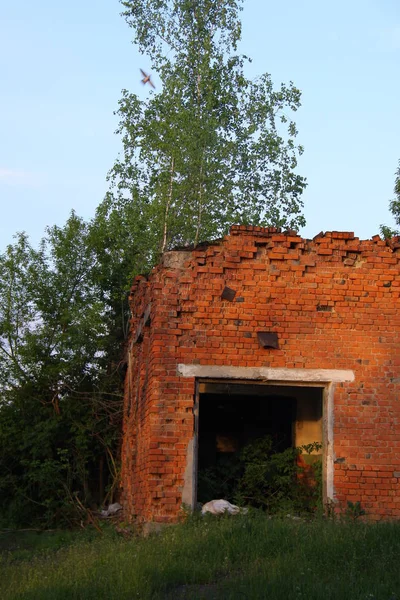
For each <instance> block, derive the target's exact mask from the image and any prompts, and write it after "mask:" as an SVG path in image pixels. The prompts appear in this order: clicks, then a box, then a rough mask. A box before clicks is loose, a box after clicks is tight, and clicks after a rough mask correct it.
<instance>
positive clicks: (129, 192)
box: [99, 0, 305, 270]
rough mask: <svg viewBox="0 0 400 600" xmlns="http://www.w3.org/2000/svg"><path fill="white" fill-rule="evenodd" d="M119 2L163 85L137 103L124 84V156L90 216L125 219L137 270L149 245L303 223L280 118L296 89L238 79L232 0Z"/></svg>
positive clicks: (147, 261) (294, 103)
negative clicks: (239, 226) (243, 226)
mask: <svg viewBox="0 0 400 600" xmlns="http://www.w3.org/2000/svg"><path fill="white" fill-rule="evenodd" d="M122 4H123V5H124V7H125V12H124V15H125V18H126V20H127V22H128V23H129V25H130V26H131V27H132V28H133V30H134V33H135V38H134V41H135V42H136V43H137V44H138V45H139V49H140V50H141V51H142V52H143V53H145V54H147V55H148V56H149V58H150V60H151V62H152V64H153V67H154V68H155V69H156V70H157V72H158V75H159V77H160V79H161V81H162V89H161V91H159V92H157V93H156V94H154V93H153V92H150V94H149V97H148V98H147V99H146V100H144V101H141V100H140V99H139V98H138V97H137V96H136V95H135V94H130V93H129V92H128V91H126V90H124V91H123V96H122V99H121V101H120V104H119V111H118V115H119V117H120V124H119V128H118V133H120V134H121V135H122V143H123V155H122V156H121V157H120V158H119V159H118V160H117V161H116V163H115V165H114V167H113V169H112V170H111V172H110V180H111V192H110V194H109V195H108V197H107V199H106V201H105V203H104V204H103V205H102V206H101V208H100V212H99V215H100V213H101V217H102V218H104V217H105V219H106V221H107V222H109V223H110V227H111V228H112V221H113V219H116V220H118V219H121V220H122V221H126V222H129V223H130V224H131V228H130V231H129V235H128V239H127V242H130V241H132V244H133V246H134V247H135V251H136V252H137V257H141V260H142V265H143V269H144V270H146V268H148V266H149V265H152V264H154V262H155V261H156V260H157V257H158V256H159V252H160V251H161V252H162V251H164V250H165V249H166V248H170V247H173V246H176V245H182V244H191V243H193V244H195V245H196V244H197V243H198V242H199V241H201V240H206V239H207V240H209V239H213V238H215V237H218V236H221V235H222V234H225V233H226V232H227V228H228V227H229V225H230V224H232V223H251V224H255V225H257V224H264V225H275V226H278V227H289V228H295V229H297V228H298V227H299V226H301V225H304V223H305V221H304V217H303V216H302V214H301V209H302V202H301V193H302V191H303V189H304V187H305V180H304V179H303V178H302V177H300V176H299V175H297V174H296V173H295V169H296V164H297V156H298V154H300V153H301V152H302V148H301V147H300V146H298V147H296V145H295V142H294V140H295V137H296V134H297V130H296V126H295V123H294V122H293V120H292V119H291V116H290V114H291V113H292V112H293V111H296V110H297V108H298V107H299V106H300V92H299V90H298V89H297V88H295V87H294V85H293V84H292V83H290V84H289V85H288V86H286V85H282V86H281V87H280V88H279V89H278V90H275V89H274V87H273V85H272V81H271V77H270V76H269V75H268V74H264V75H261V76H260V77H258V78H257V79H256V80H253V81H250V80H248V79H246V77H245V75H244V64H245V62H246V60H247V59H246V57H241V56H237V55H235V54H234V52H235V51H236V47H237V43H238V41H239V39H240V33H241V26H240V21H239V18H238V12H239V10H240V4H241V3H240V2H236V1H235V0H221V1H220V2H216V1H215V0H198V1H197V2H196V3H193V2H191V1H188V0H176V1H174V2H172V1H171V0H160V1H155V0H148V1H146V2H143V1H140V2H139V1H137V0H127V1H123V2H122ZM117 215H123V216H120V217H118V216H117Z"/></svg>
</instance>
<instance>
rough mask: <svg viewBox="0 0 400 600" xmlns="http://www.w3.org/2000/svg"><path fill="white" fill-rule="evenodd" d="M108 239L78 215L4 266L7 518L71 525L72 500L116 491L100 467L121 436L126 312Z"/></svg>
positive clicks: (3, 501) (2, 431) (2, 504)
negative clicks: (121, 361) (107, 487)
mask: <svg viewBox="0 0 400 600" xmlns="http://www.w3.org/2000/svg"><path fill="white" fill-rule="evenodd" d="M100 234H101V230H99V229H96V228H95V227H94V225H92V224H87V223H85V222H83V221H82V219H80V218H79V217H77V216H76V215H75V214H74V213H72V214H71V216H70V217H69V219H68V220H67V222H66V224H65V225H64V226H63V227H57V226H54V227H51V228H48V229H47V231H46V235H45V237H44V238H43V239H42V241H41V243H40V246H39V249H38V250H36V249H34V248H32V246H31V245H30V243H29V241H28V238H27V237H26V235H24V234H19V235H18V236H17V238H16V241H15V243H14V244H12V245H10V246H9V247H8V248H7V249H6V251H5V252H4V254H3V255H1V256H0V490H1V494H0V518H1V516H2V515H3V516H6V518H7V519H9V520H13V521H15V522H16V523H23V522H31V520H32V519H35V520H36V519H38V520H39V521H42V522H43V520H44V522H46V523H49V522H54V521H58V522H60V520H61V521H62V520H64V519H66V518H67V517H68V519H71V518H72V516H73V515H72V513H73V511H74V506H73V501H72V498H73V493H75V492H77V493H79V495H80V498H81V500H83V501H84V502H89V501H93V500H95V501H98V502H101V501H102V500H103V497H104V494H105V488H104V485H100V480H102V481H103V482H104V483H107V481H108V483H110V485H111V483H112V482H111V477H110V479H109V480H108V476H107V472H106V469H105V467H103V466H102V467H100V466H99V464H98V463H99V461H100V464H103V465H104V464H106V462H107V461H106V460H104V459H105V457H106V455H107V456H108V455H112V452H114V451H115V448H116V446H117V444H118V439H119V435H120V430H119V427H118V424H119V422H120V416H121V397H120V394H121V389H120V388H121V380H120V377H119V374H118V369H117V367H116V365H117V364H118V361H119V356H120V347H121V341H122V339H123V334H122V332H121V330H122V329H124V326H121V324H120V323H121V322H120V318H121V316H122V320H123V323H126V311H127V307H126V301H125V302H122V303H121V300H122V298H121V288H122V285H119V282H118V280H117V282H115V280H113V279H112V278H111V276H110V272H111V268H110V265H109V264H108V262H107V260H106V258H108V256H110V258H111V260H114V259H115V257H116V255H117V252H116V251H115V249H114V248H115V246H112V248H113V252H112V253H109V254H108V252H109V249H108V247H107V244H106V243H105V240H104V238H103V237H102V236H101V235H100ZM118 241H119V242H120V241H121V240H118ZM114 243H115V242H114ZM100 250H101V251H100ZM120 253H121V254H122V253H123V250H122V249H121V247H120ZM116 273H118V270H117V269H116ZM123 283H124V285H125V280H124V282H123ZM118 285H119V287H118ZM111 289H113V290H116V289H118V290H119V294H118V292H116V291H114V292H113V293H111V292H110V290H111ZM114 294H115V295H116V296H117V298H118V300H117V301H116V300H115V297H114ZM121 304H122V306H121ZM121 313H122V315H121ZM101 461H103V462H101ZM100 468H101V470H104V473H103V475H104V476H103V477H100V480H99V479H98V473H99V469H100ZM89 479H90V483H89Z"/></svg>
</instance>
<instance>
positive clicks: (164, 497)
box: [122, 226, 400, 523]
mask: <svg viewBox="0 0 400 600" xmlns="http://www.w3.org/2000/svg"><path fill="white" fill-rule="evenodd" d="M399 242H400V240H399V239H393V240H391V241H390V242H386V241H384V240H381V239H380V238H379V236H375V237H374V238H373V239H372V240H365V241H361V240H359V239H358V238H355V237H354V235H353V234H352V233H344V232H343V233H340V232H339V233H338V232H330V233H325V234H322V233H321V234H320V235H318V236H316V238H314V240H312V241H311V240H305V239H302V238H300V237H298V236H296V235H285V234H281V233H278V232H276V230H273V229H266V228H261V227H246V226H234V227H232V229H231V232H230V235H229V236H226V237H225V238H224V239H223V240H222V241H219V242H215V243H212V244H210V245H208V246H204V247H199V248H197V249H195V250H182V251H180V250H179V251H172V252H166V253H165V254H164V256H163V259H162V262H161V263H160V264H159V265H158V266H157V267H156V268H155V269H153V271H152V273H151V274H150V276H149V277H148V278H145V277H137V278H136V280H135V283H134V286H133V288H132V291H131V297H130V302H131V309H132V325H131V337H130V342H129V347H128V350H127V366H128V370H127V376H126V385H125V406H124V438H123V451H122V503H123V504H124V507H125V510H126V513H127V515H128V516H129V517H131V518H133V517H136V518H138V519H140V520H142V521H145V522H158V523H165V522H173V521H174V520H176V519H177V517H178V514H179V511H180V509H181V506H182V505H183V504H186V505H189V506H192V507H193V506H194V505H195V503H196V499H197V497H196V494H197V492H196V487H197V473H198V469H199V468H201V462H202V461H203V460H204V456H207V455H208V456H210V455H211V454H213V453H214V454H215V453H218V452H224V451H229V450H232V449H233V448H234V447H235V444H236V445H237V444H240V440H239V438H238V435H239V434H238V431H239V429H240V427H241V428H242V429H241V430H240V431H241V434H240V435H244V433H243V432H244V431H245V430H251V431H252V434H253V435H254V432H256V433H257V432H259V433H263V431H266V430H267V431H270V430H271V429H274V428H278V429H279V430H281V431H286V432H287V434H288V435H289V436H291V443H292V444H293V445H300V444H303V443H308V442H312V441H317V440H320V441H321V442H322V458H323V497H324V500H325V501H330V502H334V503H335V506H336V507H337V508H338V510H340V508H343V507H346V504H347V502H348V501H353V502H355V501H360V502H361V504H362V506H363V508H365V510H366V512H367V514H368V516H369V518H372V519H381V518H394V517H396V518H398V517H400V352H399V350H400V314H399V305H400V300H399V292H400V277H399V266H400V243H399ZM232 407H233V408H232ZM228 409H229V410H230V413H229V410H228ZM221 411H222V412H221ZM224 411H225V412H224ZM228 413H229V414H231V413H232V414H231V416H230V417H229V418H227V417H226V415H228ZM221 415H222V419H221ZM223 415H225V417H224V416H223ZM232 415H233V416H232ZM235 415H236V416H235ZM235 419H236V420H237V419H241V421H240V423H241V425H240V427H238V426H237V422H238V421H235ZM234 423H236V425H235V424H234ZM233 432H236V433H235V435H233ZM239 437H240V436H239ZM210 453H211V454H210ZM210 499H211V498H210Z"/></svg>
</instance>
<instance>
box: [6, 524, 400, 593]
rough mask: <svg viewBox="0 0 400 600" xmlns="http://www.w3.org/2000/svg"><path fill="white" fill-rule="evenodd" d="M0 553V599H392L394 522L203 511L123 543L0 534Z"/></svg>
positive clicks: (399, 589) (108, 535) (398, 547)
mask: <svg viewBox="0 0 400 600" xmlns="http://www.w3.org/2000/svg"><path fill="white" fill-rule="evenodd" d="M7 536H8V538H7ZM0 552H1V559H0V568H1V577H0V598H2V600H11V599H13V600H14V599H28V600H34V599H40V600H42V599H43V600H47V599H48V600H50V599H51V600H58V599H65V600H67V599H68V600H71V599H82V600H91V599H96V600H102V599H107V600H113V599H118V600H128V599H129V600H133V599H136V598H140V599H152V600H157V599H166V600H183V599H190V600H197V599H198V600H201V599H206V600H211V599H214V598H215V599H221V600H222V599H223V600H230V599H234V600H236V599H237V600H239V599H240V600H243V599H253V598H254V599H268V600H290V599H301V600H374V599H376V600H400V523H399V524H396V523H382V524H375V525H373V524H369V525H368V524H364V523H359V522H357V523H336V522H330V521H328V522H326V521H322V520H320V521H312V522H308V523H307V522H300V521H292V520H290V519H285V520H278V519H267V518H266V517H264V516H263V515H257V514H256V515H254V514H252V515H240V516H235V517H226V518H225V517H224V518H215V517H211V516H210V518H204V519H201V518H198V519H191V520H190V521H189V522H188V523H185V524H182V525H178V526H174V527H170V528H168V529H167V530H166V531H164V532H163V534H161V535H159V536H153V537H150V538H147V539H139V538H132V539H130V540H128V541H127V540H125V539H123V538H121V537H118V536H117V535H116V534H115V533H114V532H112V531H111V530H109V531H105V533H104V535H103V536H100V535H99V534H97V533H96V532H84V533H83V534H73V533H57V532H56V533H54V534H39V535H38V534H35V533H31V534H29V535H26V534H25V537H24V536H22V537H21V536H19V537H18V536H15V535H14V537H12V536H11V535H10V534H1V536H0Z"/></svg>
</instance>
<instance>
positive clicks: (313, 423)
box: [197, 383, 322, 502]
mask: <svg viewBox="0 0 400 600" xmlns="http://www.w3.org/2000/svg"><path fill="white" fill-rule="evenodd" d="M264 436H270V437H271V439H272V443H273V449H274V452H283V451H284V450H285V449H286V448H290V447H295V446H298V445H302V444H307V443H312V442H315V441H321V442H322V388H316V387H297V386H271V385H259V384H226V383H207V384H200V394H199V428H198V461H197V472H198V494H197V499H198V501H199V502H206V501H209V500H211V499H212V498H210V494H211V493H213V494H214V497H216V496H218V497H224V496H226V494H227V490H229V487H230V486H231V485H232V481H230V479H232V478H234V477H235V476H237V470H236V471H235V465H236V464H237V461H238V459H239V456H240V454H241V452H242V450H243V448H244V447H245V446H248V444H250V443H252V442H253V441H254V440H257V439H260V438H263V437H264ZM213 469H214V472H217V473H218V476H217V477H216V481H214V482H213V485H211V486H210V485H209V482H207V481H206V480H207V476H208V475H207V474H208V473H210V472H212V470H213ZM218 481H220V485H219V484H218ZM211 490H212V491H211Z"/></svg>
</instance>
